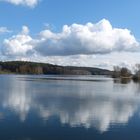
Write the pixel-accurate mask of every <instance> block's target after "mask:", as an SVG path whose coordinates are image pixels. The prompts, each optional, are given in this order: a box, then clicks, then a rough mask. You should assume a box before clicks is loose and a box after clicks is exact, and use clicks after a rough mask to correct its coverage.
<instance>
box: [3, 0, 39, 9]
mask: <svg viewBox="0 0 140 140" xmlns="http://www.w3.org/2000/svg"><path fill="white" fill-rule="evenodd" d="M0 1H3V2H9V3H11V4H14V5H23V6H28V7H32V8H33V7H35V6H36V5H37V4H38V2H39V0H0Z"/></svg>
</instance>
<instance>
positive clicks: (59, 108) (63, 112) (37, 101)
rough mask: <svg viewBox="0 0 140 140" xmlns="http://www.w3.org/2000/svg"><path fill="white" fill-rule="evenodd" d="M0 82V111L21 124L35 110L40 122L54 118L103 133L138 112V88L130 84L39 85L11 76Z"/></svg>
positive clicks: (72, 82)
mask: <svg viewBox="0 0 140 140" xmlns="http://www.w3.org/2000/svg"><path fill="white" fill-rule="evenodd" d="M0 82H1V83H2V84H1V87H0V88H3V90H2V91H3V93H0V96H1V100H0V102H1V104H2V106H1V108H4V112H6V110H11V111H12V112H14V113H15V114H17V115H18V116H19V119H20V120H21V121H22V122H24V121H25V120H26V119H27V118H28V114H29V112H31V111H32V110H35V112H36V115H37V116H38V117H39V118H40V119H42V120H43V121H45V120H49V119H50V118H51V117H53V116H57V117H59V119H60V122H61V124H62V125H65V124H68V125H69V126H71V127H77V126H81V127H85V128H91V127H94V128H96V129H97V130H99V131H100V132H105V131H107V130H108V129H109V127H110V125H117V124H126V123H128V121H129V120H130V118H131V117H132V116H133V115H134V113H135V112H137V111H138V107H139V101H140V95H139V94H138V90H139V86H138V85H136V84H134V83H132V82H130V83H129V84H127V85H123V84H118V83H113V81H112V80H108V81H106V82H104V81H102V82H96V81H95V82H89V81H78V82H76V81H59V80H57V81H55V80H54V81H47V82H40V81H38V80H37V81H26V80H21V79H20V78H15V76H10V77H8V78H7V80H5V82H2V78H0ZM5 84H7V87H6V88H4V85H5ZM0 114H3V113H0ZM0 116H1V115H0ZM2 116H3V115H2Z"/></svg>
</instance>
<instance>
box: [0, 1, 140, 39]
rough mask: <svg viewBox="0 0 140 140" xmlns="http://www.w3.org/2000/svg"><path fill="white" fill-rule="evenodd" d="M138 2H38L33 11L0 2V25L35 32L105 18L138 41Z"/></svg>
mask: <svg viewBox="0 0 140 140" xmlns="http://www.w3.org/2000/svg"><path fill="white" fill-rule="evenodd" d="M139 5H140V1H139V0H133V1H132V0H116V1H115V0H41V2H40V3H39V4H38V5H37V6H36V7H35V8H32V9H31V8H29V7H25V6H14V5H12V4H8V3H5V2H1V3H0V19H1V20H0V25H1V26H7V27H9V28H11V29H14V30H19V29H20V28H21V26H22V25H27V26H29V27H30V29H31V30H32V32H33V33H36V32H38V31H39V30H41V29H42V28H43V26H44V24H45V23H46V24H50V25H52V26H54V27H53V28H54V29H55V30H56V31H57V30H60V28H61V27H62V26H63V25H64V24H68V25H69V24H72V23H80V24H82V23H87V22H98V21H99V20H101V19H103V18H106V19H108V20H109V21H110V22H111V23H112V25H113V26H115V27H121V28H128V29H130V30H131V31H132V32H133V34H135V36H136V37H137V38H140V31H139V29H138V27H139V25H140V18H139V13H140V8H139Z"/></svg>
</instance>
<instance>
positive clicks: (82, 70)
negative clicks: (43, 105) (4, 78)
mask: <svg viewBox="0 0 140 140" xmlns="http://www.w3.org/2000/svg"><path fill="white" fill-rule="evenodd" d="M0 73H16V74H63V75H111V74H112V72H111V71H109V70H105V69H100V68H92V67H74V66H58V65H52V64H46V63H36V62H26V61H7V62H0Z"/></svg>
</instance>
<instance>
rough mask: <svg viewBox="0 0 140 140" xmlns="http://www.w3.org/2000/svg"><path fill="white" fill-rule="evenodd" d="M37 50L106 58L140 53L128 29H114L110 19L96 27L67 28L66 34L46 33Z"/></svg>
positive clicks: (91, 24) (45, 52)
mask: <svg viewBox="0 0 140 140" xmlns="http://www.w3.org/2000/svg"><path fill="white" fill-rule="evenodd" d="M40 36H41V39H40V40H39V41H38V43H37V44H36V48H35V49H36V50H37V51H38V52H39V53H40V54H42V55H44V56H46V55H76V54H106V53H110V52H120V51H136V50H137V49H138V48H139V43H138V42H137V41H136V39H135V37H134V36H133V35H132V34H131V32H130V31H129V30H128V29H119V28H113V27H112V25H111V24H110V22H109V21H108V20H106V19H103V20H101V21H100V22H98V23H96V24H93V23H87V24H85V25H81V24H72V25H71V26H68V25H64V26H63V29H62V32H60V33H53V32H51V31H50V30H44V31H41V33H40Z"/></svg>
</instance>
